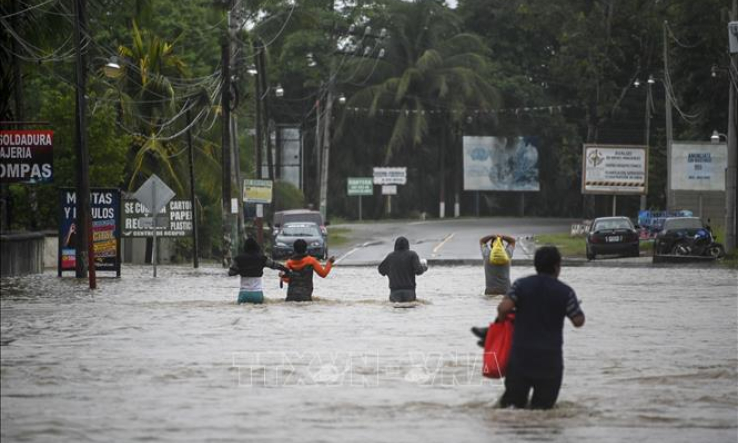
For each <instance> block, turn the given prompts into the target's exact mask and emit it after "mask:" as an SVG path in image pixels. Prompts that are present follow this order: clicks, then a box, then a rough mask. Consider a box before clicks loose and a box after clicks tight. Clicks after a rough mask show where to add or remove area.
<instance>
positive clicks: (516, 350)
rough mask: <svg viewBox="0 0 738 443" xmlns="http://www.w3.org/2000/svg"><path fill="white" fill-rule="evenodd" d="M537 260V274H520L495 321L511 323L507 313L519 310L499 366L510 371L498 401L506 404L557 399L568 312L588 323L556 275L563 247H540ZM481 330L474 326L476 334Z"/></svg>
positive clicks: (543, 404)
mask: <svg viewBox="0 0 738 443" xmlns="http://www.w3.org/2000/svg"><path fill="white" fill-rule="evenodd" d="M533 262H534V265H535V268H536V272H537V275H531V276H529V277H524V278H520V279H518V280H516V281H515V283H513V285H512V287H511V288H510V291H508V293H507V295H506V296H505V297H504V298H503V299H502V301H501V302H500V304H499V305H498V306H497V320H496V322H497V323H496V324H499V323H500V322H503V321H504V322H508V323H509V321H510V320H509V319H508V315H509V314H511V313H512V312H513V311H514V312H515V320H514V327H512V328H513V332H512V347H511V348H510V353H509V357H508V358H507V359H506V360H507V368H505V367H500V368H498V369H497V370H498V371H501V375H505V372H506V375H505V393H504V394H503V395H502V397H501V398H500V403H499V405H500V407H503V408H505V407H510V406H512V407H516V408H525V407H530V408H532V409H550V408H552V407H553V406H554V404H556V400H557V399H558V396H559V389H560V388H561V380H562V378H563V374H564V356H563V350H562V348H563V343H564V341H563V335H564V334H563V330H564V318H565V317H568V318H569V320H570V321H571V322H572V324H573V325H574V326H575V327H577V328H579V327H581V326H583V325H584V312H583V311H582V309H581V308H580V306H579V301H578V300H577V297H576V294H575V293H574V290H573V289H572V288H570V287H569V286H568V285H566V284H564V283H563V282H561V281H559V279H558V276H559V273H560V272H561V254H560V253H559V250H558V249H557V248H556V247H554V246H544V247H542V248H539V249H538V250H537V251H536V255H535V258H534V260H533ZM491 329H492V328H491ZM482 331H483V330H481V329H478V328H474V329H473V332H474V333H475V334H477V335H481V334H480V332H482ZM484 332H485V335H486V331H484ZM485 338H486V340H487V341H488V342H489V341H491V340H493V337H490V336H486V337H485ZM487 344H489V343H487ZM487 347H488V346H485V350H486V349H487ZM501 366H502V365H501ZM485 375H486V374H485ZM488 376H493V377H494V374H493V375H488ZM531 389H532V390H533V396H532V398H530V402H529V399H528V397H529V394H530V391H531Z"/></svg>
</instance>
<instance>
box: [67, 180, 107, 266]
mask: <svg viewBox="0 0 738 443" xmlns="http://www.w3.org/2000/svg"><path fill="white" fill-rule="evenodd" d="M59 195H60V205H59V208H60V214H59V220H60V222H59V248H58V261H57V273H58V275H59V277H61V276H62V272H64V271H74V270H75V267H76V266H75V265H76V246H77V238H78V236H79V235H82V233H83V232H84V231H83V230H81V229H79V227H78V226H77V220H76V219H77V195H76V191H75V190H74V189H72V188H63V189H61V190H60V192H59ZM90 206H91V212H92V223H91V225H92V247H93V248H94V249H93V250H94V253H95V264H94V266H95V270H97V271H115V273H116V276H117V277H120V234H121V217H120V213H121V211H120V190H119V189H115V188H93V189H92V190H91V191H90Z"/></svg>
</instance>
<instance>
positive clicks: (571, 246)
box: [536, 232, 653, 258]
mask: <svg viewBox="0 0 738 443" xmlns="http://www.w3.org/2000/svg"><path fill="white" fill-rule="evenodd" d="M536 245H554V246H556V247H557V248H559V251H560V252H561V256H562V257H564V258H574V257H576V258H578V257H586V256H587V243H586V241H585V239H584V237H572V236H571V235H570V234H569V233H568V232H567V233H561V234H542V235H536ZM640 249H641V253H644V252H645V253H647V255H648V254H650V252H651V251H652V250H653V242H650V241H641V243H640Z"/></svg>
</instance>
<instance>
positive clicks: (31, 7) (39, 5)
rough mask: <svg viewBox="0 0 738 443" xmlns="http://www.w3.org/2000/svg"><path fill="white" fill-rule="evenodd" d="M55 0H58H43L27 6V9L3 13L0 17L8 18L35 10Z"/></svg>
mask: <svg viewBox="0 0 738 443" xmlns="http://www.w3.org/2000/svg"><path fill="white" fill-rule="evenodd" d="M55 1H57V0H46V1H45V2H43V3H39V4H38V5H33V6H29V7H28V8H26V9H23V10H21V11H16V12H13V13H10V14H7V15H3V16H2V17H0V18H3V19H6V18H10V17H14V16H16V15H21V14H25V13H26V12H28V11H32V10H34V9H38V8H40V7H42V6H46V5H48V4H49V3H51V2H55Z"/></svg>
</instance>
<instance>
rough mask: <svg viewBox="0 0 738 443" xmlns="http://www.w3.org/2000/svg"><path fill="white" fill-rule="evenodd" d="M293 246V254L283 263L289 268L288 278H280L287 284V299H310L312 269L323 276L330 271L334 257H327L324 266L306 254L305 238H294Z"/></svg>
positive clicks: (311, 297)
mask: <svg viewBox="0 0 738 443" xmlns="http://www.w3.org/2000/svg"><path fill="white" fill-rule="evenodd" d="M294 248H295V254H294V255H293V256H292V257H291V258H290V259H289V260H287V263H285V266H287V268H288V269H289V270H290V272H289V278H287V277H282V280H283V281H285V282H286V283H288V284H289V287H288V288H287V301H312V299H313V271H314V272H316V273H317V274H318V275H319V276H321V277H323V278H325V277H326V276H327V275H328V273H330V272H331V269H332V268H333V262H334V261H336V258H335V257H331V258H329V259H328V263H327V264H326V266H325V268H324V267H323V266H321V265H320V262H319V261H318V260H316V259H315V257H311V256H309V255H307V242H305V240H303V239H298V240H295V244H294Z"/></svg>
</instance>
